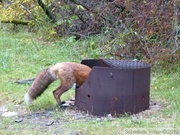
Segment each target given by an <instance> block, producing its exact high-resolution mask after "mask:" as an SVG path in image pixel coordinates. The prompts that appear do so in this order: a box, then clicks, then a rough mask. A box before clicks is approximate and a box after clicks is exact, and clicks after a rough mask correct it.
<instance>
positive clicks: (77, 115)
mask: <svg viewBox="0 0 180 135" xmlns="http://www.w3.org/2000/svg"><path fill="white" fill-rule="evenodd" d="M165 106H167V104H166V103H164V104H162V103H160V102H155V101H151V102H150V109H148V110H146V111H143V112H140V113H138V114H133V115H131V117H132V120H134V121H139V120H141V119H142V118H148V117H149V116H150V115H152V114H154V113H157V112H158V111H159V110H161V109H162V108H163V107H165ZM14 108H15V109H14V110H13V111H9V110H8V109H7V108H6V106H1V107H0V115H1V117H0V119H1V118H2V117H3V115H4V114H5V113H9V114H11V113H10V112H14V113H12V114H14V115H10V116H4V117H12V116H14V117H12V118H13V122H12V123H14V124H15V123H16V124H19V125H22V126H23V125H26V128H28V129H31V130H37V131H42V132H48V131H49V130H52V131H53V133H52V132H51V134H58V133H59V132H60V131H61V132H62V131H63V130H64V131H66V132H67V131H68V129H67V128H66V127H64V126H63V125H68V124H70V123H71V122H72V121H74V122H75V121H77V122H78V121H91V120H96V121H103V120H116V119H117V118H114V117H112V116H111V115H110V114H109V115H107V116H104V117H97V116H92V115H91V114H88V113H85V112H81V111H79V110H78V109H77V107H75V106H74V105H72V104H71V105H70V106H69V107H67V108H65V109H63V110H62V109H60V108H59V109H58V108H57V109H55V110H54V109H47V110H44V111H40V112H28V111H26V110H25V107H23V105H16V106H15V107H14ZM6 128H7V127H6ZM69 134H72V135H82V134H84V133H81V132H79V131H73V132H72V131H70V130H69Z"/></svg>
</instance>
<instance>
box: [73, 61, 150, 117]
mask: <svg viewBox="0 0 180 135" xmlns="http://www.w3.org/2000/svg"><path fill="white" fill-rule="evenodd" d="M81 63H82V64H85V65H87V66H89V67H91V68H92V71H91V72H90V75H89V77H88V78H87V80H86V81H85V83H84V84H83V85H82V86H81V87H79V88H77V89H76V93H75V105H76V106H77V107H78V108H79V109H80V110H83V111H88V112H90V113H91V114H93V115H97V116H104V115H107V114H111V115H113V116H119V115H120V114H125V113H130V114H134V113H138V112H141V111H143V110H146V109H148V108H149V93H150V65H149V64H147V63H143V62H140V61H130V60H104V59H97V60H95V59H93V60H83V61H82V62H81Z"/></svg>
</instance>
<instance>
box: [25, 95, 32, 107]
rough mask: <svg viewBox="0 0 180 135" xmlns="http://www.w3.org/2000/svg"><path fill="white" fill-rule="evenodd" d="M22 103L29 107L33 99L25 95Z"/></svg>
mask: <svg viewBox="0 0 180 135" xmlns="http://www.w3.org/2000/svg"><path fill="white" fill-rule="evenodd" d="M24 101H25V102H26V104H27V105H29V104H31V103H32V102H33V98H32V97H31V96H30V95H29V94H28V93H26V94H25V95H24Z"/></svg>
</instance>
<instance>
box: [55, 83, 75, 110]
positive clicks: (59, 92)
mask: <svg viewBox="0 0 180 135" xmlns="http://www.w3.org/2000/svg"><path fill="white" fill-rule="evenodd" d="M72 85H73V84H72ZM71 87H72V86H63V85H60V86H59V87H58V88H57V89H55V90H54V91H53V95H54V98H55V99H56V101H57V103H58V104H59V105H60V106H61V105H62V104H63V103H65V102H61V99H60V96H61V95H62V94H63V93H64V92H66V91H67V90H69V89H70V88H71Z"/></svg>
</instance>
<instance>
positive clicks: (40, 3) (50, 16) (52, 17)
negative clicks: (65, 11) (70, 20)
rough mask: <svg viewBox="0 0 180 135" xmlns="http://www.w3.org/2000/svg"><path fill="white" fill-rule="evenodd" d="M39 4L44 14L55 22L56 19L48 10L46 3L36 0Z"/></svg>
mask: <svg viewBox="0 0 180 135" xmlns="http://www.w3.org/2000/svg"><path fill="white" fill-rule="evenodd" d="M37 1H38V4H39V6H40V7H41V8H42V9H43V11H44V12H45V13H46V15H47V16H48V17H49V18H50V19H51V20H52V21H53V22H57V19H56V18H55V17H54V16H53V14H52V13H51V12H50V11H49V10H48V8H47V7H46V5H45V4H44V3H43V2H42V0H37Z"/></svg>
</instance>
